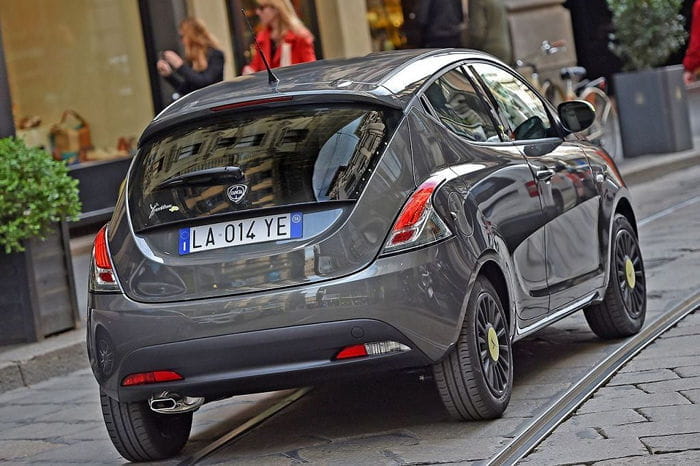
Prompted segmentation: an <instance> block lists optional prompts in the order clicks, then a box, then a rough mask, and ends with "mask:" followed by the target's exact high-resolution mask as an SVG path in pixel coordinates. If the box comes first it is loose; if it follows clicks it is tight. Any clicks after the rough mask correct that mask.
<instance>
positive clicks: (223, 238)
mask: <svg viewBox="0 0 700 466" xmlns="http://www.w3.org/2000/svg"><path fill="white" fill-rule="evenodd" d="M303 220H304V215H303V214H302V213H301V212H291V213H288V214H279V215H267V216H265V217H256V218H246V219H243V220H235V221H232V222H221V223H215V224H213V225H202V226H199V227H191V228H181V229H180V238H179V245H178V248H177V249H178V252H179V253H180V255H181V256H183V255H185V254H193V253H195V252H202V251H211V250H212V249H220V248H228V247H231V246H242V245H244V244H255V243H265V242H268V241H278V240H282V239H293V238H301V237H302V233H303Z"/></svg>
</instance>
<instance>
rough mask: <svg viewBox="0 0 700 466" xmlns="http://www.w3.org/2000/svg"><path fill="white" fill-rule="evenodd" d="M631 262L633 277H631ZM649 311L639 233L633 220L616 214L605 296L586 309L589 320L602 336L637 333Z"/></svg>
mask: <svg viewBox="0 0 700 466" xmlns="http://www.w3.org/2000/svg"><path fill="white" fill-rule="evenodd" d="M629 264H631V265H632V267H633V270H632V272H633V275H634V279H631V278H630V277H628V273H629V272H630V270H629V269H628V267H629ZM646 311H647V297H646V279H645V276H644V261H643V260H642V252H641V250H640V248H639V242H638V240H637V235H636V234H635V233H634V229H633V228H632V225H631V224H630V222H629V221H628V220H627V218H625V217H624V216H623V215H620V214H617V215H616V216H615V220H614V222H613V232H612V244H611V248H610V273H609V276H608V287H607V289H606V290H605V297H604V299H603V301H602V302H601V303H600V304H594V305H591V306H589V307H588V308H586V309H584V311H583V312H584V314H585V316H586V321H588V325H589V326H590V327H591V330H593V332H594V333H595V334H596V335H598V336H599V337H600V338H605V339H611V338H622V337H627V336H630V335H634V334H635V333H637V332H639V330H640V329H641V328H642V325H644V318H645V316H646Z"/></svg>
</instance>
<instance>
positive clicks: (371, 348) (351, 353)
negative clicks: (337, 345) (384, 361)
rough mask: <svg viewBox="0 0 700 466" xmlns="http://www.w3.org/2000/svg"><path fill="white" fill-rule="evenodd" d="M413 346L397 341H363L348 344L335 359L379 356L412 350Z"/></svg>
mask: <svg viewBox="0 0 700 466" xmlns="http://www.w3.org/2000/svg"><path fill="white" fill-rule="evenodd" d="M410 350H411V348H409V347H408V346H406V345H404V344H403V343H399V342H396V341H375V342H372V343H363V344H361V345H351V346H346V347H345V348H343V349H342V350H340V352H339V353H338V354H336V355H335V358H334V359H336V360H337V359H353V358H361V357H364V356H379V355H384V354H389V353H403V352H406V351H410Z"/></svg>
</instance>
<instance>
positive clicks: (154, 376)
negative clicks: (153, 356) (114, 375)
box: [122, 371, 184, 387]
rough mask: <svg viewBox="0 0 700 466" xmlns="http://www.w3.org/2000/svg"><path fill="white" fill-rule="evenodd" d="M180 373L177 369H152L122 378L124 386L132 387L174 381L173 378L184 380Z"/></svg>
mask: <svg viewBox="0 0 700 466" xmlns="http://www.w3.org/2000/svg"><path fill="white" fill-rule="evenodd" d="M183 378H184V377H182V376H181V375H180V374H178V373H177V372H175V371H152V372H139V373H136V374H130V375H127V376H126V377H124V380H122V387H130V386H133V385H146V384H150V383H160V382H172V381H173V380H182V379H183Z"/></svg>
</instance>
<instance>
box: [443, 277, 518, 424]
mask: <svg viewBox="0 0 700 466" xmlns="http://www.w3.org/2000/svg"><path fill="white" fill-rule="evenodd" d="M433 375H434V376H435V383H436V385H437V389H438V391H439V393H440V397H441V398H442V401H443V403H444V405H445V407H446V408H447V411H448V412H449V413H450V415H451V416H452V417H453V418H455V419H459V420H465V421H470V420H481V419H493V418H497V417H500V416H501V415H502V414H503V412H504V411H505V409H506V406H508V402H509V401H510V395H511V392H512V390H513V355H512V352H511V344H510V333H509V332H508V321H507V319H506V314H505V312H504V311H503V305H502V304H501V300H500V298H499V296H498V294H497V293H496V291H495V290H494V288H493V286H492V285H491V283H490V282H489V281H488V280H487V279H486V278H484V277H479V278H477V280H476V283H475V284H474V289H473V290H472V293H471V295H470V297H469V303H468V305H467V312H466V315H465V317H464V323H463V324H462V329H461V331H460V334H459V337H458V339H457V343H456V345H455V347H454V348H453V349H452V351H451V352H450V354H448V356H447V357H446V358H445V359H444V360H443V361H441V362H439V363H437V364H435V365H434V366H433Z"/></svg>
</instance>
